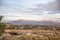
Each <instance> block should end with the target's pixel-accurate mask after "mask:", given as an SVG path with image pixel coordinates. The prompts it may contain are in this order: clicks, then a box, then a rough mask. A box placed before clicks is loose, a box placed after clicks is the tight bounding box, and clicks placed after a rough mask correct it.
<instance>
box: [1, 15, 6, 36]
mask: <svg viewBox="0 0 60 40" xmlns="http://www.w3.org/2000/svg"><path fill="white" fill-rule="evenodd" d="M2 19H3V16H0V36H1V35H2V34H3V33H4V29H5V26H6V25H5V23H2V22H1V21H2Z"/></svg>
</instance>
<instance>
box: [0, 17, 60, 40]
mask: <svg viewBox="0 0 60 40" xmlns="http://www.w3.org/2000/svg"><path fill="white" fill-rule="evenodd" d="M1 20H2V17H0V40H60V25H12V24H8V23H3V22H1Z"/></svg>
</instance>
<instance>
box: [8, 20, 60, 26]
mask: <svg viewBox="0 0 60 40" xmlns="http://www.w3.org/2000/svg"><path fill="white" fill-rule="evenodd" d="M7 23H10V24H15V25H60V23H59V22H56V21H51V20H43V21H34V20H15V21H8V22H7Z"/></svg>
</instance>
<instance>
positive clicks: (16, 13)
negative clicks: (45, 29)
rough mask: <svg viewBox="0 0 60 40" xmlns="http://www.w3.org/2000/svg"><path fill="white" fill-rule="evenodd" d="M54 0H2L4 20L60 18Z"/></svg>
mask: <svg viewBox="0 0 60 40" xmlns="http://www.w3.org/2000/svg"><path fill="white" fill-rule="evenodd" d="M56 9H57V5H56V2H55V1H54V0H0V15H3V16H5V17H4V20H18V19H25V20H56V21H59V20H60V13H59V12H56Z"/></svg>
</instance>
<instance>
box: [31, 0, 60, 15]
mask: <svg viewBox="0 0 60 40" xmlns="http://www.w3.org/2000/svg"><path fill="white" fill-rule="evenodd" d="M30 10H31V12H35V13H40V14H41V13H42V12H45V11H47V12H48V14H57V13H60V0H57V1H54V2H50V3H48V4H40V3H39V4H36V5H35V8H31V9H30ZM49 11H50V12H49Z"/></svg>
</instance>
